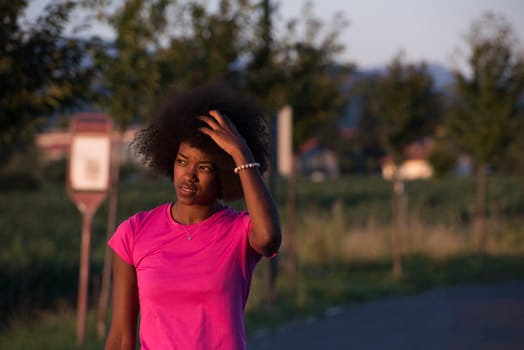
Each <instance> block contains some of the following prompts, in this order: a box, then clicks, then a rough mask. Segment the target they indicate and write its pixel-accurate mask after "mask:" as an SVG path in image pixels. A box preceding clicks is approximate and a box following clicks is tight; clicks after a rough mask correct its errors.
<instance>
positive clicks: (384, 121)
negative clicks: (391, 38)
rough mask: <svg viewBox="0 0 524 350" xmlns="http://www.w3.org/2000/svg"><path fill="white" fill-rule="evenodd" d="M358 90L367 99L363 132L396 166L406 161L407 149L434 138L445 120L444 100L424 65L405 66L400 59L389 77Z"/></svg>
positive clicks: (366, 82)
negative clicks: (433, 133)
mask: <svg viewBox="0 0 524 350" xmlns="http://www.w3.org/2000/svg"><path fill="white" fill-rule="evenodd" d="M358 89H359V90H360V93H361V94H362V96H363V98H364V107H363V111H364V113H363V115H362V118H361V120H360V122H359V123H360V129H362V130H365V132H366V134H367V136H368V138H369V137H373V135H374V137H375V138H376V139H375V142H376V143H377V144H379V145H380V146H381V148H382V149H383V150H384V152H386V153H388V154H390V155H391V156H392V158H393V160H394V162H395V163H396V164H399V163H400V162H402V161H403V160H404V159H405V154H404V151H405V147H406V146H408V145H409V144H410V143H412V142H415V141H417V140H420V139H421V138H423V137H427V136H431V134H432V132H433V128H434V127H435V125H436V124H437V123H438V121H439V118H440V116H441V112H442V98H441V95H440V93H439V92H437V91H436V89H435V87H434V82H433V78H432V77H431V75H430V74H429V73H428V71H427V69H426V65H425V64H424V63H420V64H410V63H404V62H403V61H402V57H401V56H397V57H395V58H394V59H393V61H392V62H391V63H390V65H389V66H388V68H387V70H386V72H385V74H383V75H382V74H377V75H375V76H372V77H371V78H369V79H365V80H364V81H363V83H361V86H360V87H359V88H358ZM358 89H357V91H359V90H358ZM364 141H365V143H366V144H368V145H369V144H370V143H372V142H373V140H369V139H367V140H365V139H364Z"/></svg>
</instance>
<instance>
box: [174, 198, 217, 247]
mask: <svg viewBox="0 0 524 350" xmlns="http://www.w3.org/2000/svg"><path fill="white" fill-rule="evenodd" d="M174 207H175V214H176V217H177V218H178V220H177V221H178V223H179V224H180V225H181V226H182V229H183V230H184V232H185V233H186V236H187V240H188V241H192V240H193V236H194V235H195V234H196V233H197V232H198V231H199V230H200V227H197V229H196V230H195V231H194V232H193V233H191V234H190V233H189V231H188V230H187V226H188V225H186V224H184V223H182V221H180V215H179V214H178V206H177V203H175V205H174ZM220 208H222V206H221V205H218V208H216V207H215V210H214V211H213V213H212V214H214V213H216V212H217V211H219V210H220ZM212 214H211V215H212Z"/></svg>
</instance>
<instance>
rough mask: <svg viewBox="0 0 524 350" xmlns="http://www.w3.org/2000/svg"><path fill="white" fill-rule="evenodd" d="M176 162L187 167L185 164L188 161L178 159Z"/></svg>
mask: <svg viewBox="0 0 524 350" xmlns="http://www.w3.org/2000/svg"><path fill="white" fill-rule="evenodd" d="M175 162H176V163H177V164H178V165H185V164H186V161H185V160H183V159H177V160H175Z"/></svg>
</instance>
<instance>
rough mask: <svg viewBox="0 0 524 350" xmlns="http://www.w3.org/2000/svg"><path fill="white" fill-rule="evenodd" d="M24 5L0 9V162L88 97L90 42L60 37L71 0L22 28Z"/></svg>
mask: <svg viewBox="0 0 524 350" xmlns="http://www.w3.org/2000/svg"><path fill="white" fill-rule="evenodd" d="M26 6H27V2H26V1H23V0H14V1H3V2H2V4H1V5H0V42H2V45H0V149H1V150H2V151H0V163H3V162H6V161H7V160H8V159H9V157H10V155H11V154H12V153H13V151H14V150H15V149H17V148H20V147H22V146H23V145H25V144H27V143H31V141H30V140H32V136H33V133H34V132H35V131H36V130H37V128H38V127H40V126H41V125H43V124H44V121H45V117H47V116H49V115H51V114H52V113H55V112H58V111H63V110H65V109H67V108H72V107H74V106H75V105H78V104H80V103H81V102H82V101H84V100H85V99H86V97H87V95H88V94H89V89H86V88H85V87H86V86H89V81H90V78H91V76H92V74H93V72H92V68H93V67H92V66H90V65H89V63H88V62H86V61H85V59H84V58H85V50H86V49H89V43H87V42H80V41H79V40H74V39H70V38H66V37H64V36H63V32H64V27H65V25H66V24H67V23H68V20H69V15H70V14H71V11H72V10H73V9H74V8H75V5H74V3H73V2H72V1H64V2H62V3H59V2H57V3H52V4H50V5H48V6H47V7H46V8H45V9H44V11H43V13H42V15H40V16H39V17H38V18H37V20H36V22H34V23H24V22H23V20H24V17H23V14H24V10H25V8H26Z"/></svg>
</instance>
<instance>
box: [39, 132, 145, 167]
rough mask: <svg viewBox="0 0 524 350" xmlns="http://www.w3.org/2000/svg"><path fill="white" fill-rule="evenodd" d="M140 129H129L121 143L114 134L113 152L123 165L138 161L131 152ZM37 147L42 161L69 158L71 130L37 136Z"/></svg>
mask: <svg viewBox="0 0 524 350" xmlns="http://www.w3.org/2000/svg"><path fill="white" fill-rule="evenodd" d="M139 129H140V127H138V126H136V127H131V128H129V129H127V130H126V131H125V132H124V133H123V135H122V138H120V141H118V139H119V138H118V135H117V133H116V131H115V132H114V133H113V140H114V141H113V152H116V153H115V154H116V155H118V158H119V159H120V162H121V163H125V162H129V161H136V157H135V156H134V154H133V152H132V151H131V148H130V145H131V142H132V141H133V139H134V137H135V134H136V132H137V131H138V130H139ZM35 142H36V146H37V147H38V149H39V150H40V152H41V154H42V160H43V161H44V162H45V161H57V160H60V159H64V158H66V157H67V154H68V152H69V146H70V144H71V135H70V133H69V130H67V131H64V130H58V129H57V130H49V131H46V132H43V133H39V134H37V135H36V141H35Z"/></svg>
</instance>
